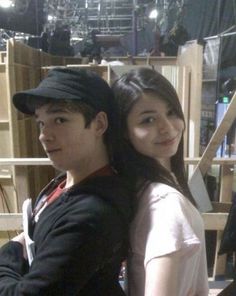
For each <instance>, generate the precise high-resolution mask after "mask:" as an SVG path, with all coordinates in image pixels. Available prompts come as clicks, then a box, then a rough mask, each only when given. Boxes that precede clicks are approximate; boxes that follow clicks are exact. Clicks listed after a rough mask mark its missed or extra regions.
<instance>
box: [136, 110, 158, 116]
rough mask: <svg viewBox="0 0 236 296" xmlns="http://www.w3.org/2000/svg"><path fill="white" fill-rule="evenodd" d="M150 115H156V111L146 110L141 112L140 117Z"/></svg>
mask: <svg viewBox="0 0 236 296" xmlns="http://www.w3.org/2000/svg"><path fill="white" fill-rule="evenodd" d="M150 113H152V114H153V113H156V111H154V110H144V111H141V112H140V113H139V114H138V115H139V116H141V115H145V114H150Z"/></svg>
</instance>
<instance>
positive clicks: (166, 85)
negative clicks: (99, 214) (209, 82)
mask: <svg viewBox="0 0 236 296" xmlns="http://www.w3.org/2000/svg"><path fill="white" fill-rule="evenodd" d="M112 89H113V92H114V96H115V104H116V110H117V116H118V117H117V120H116V122H117V123H116V133H115V136H114V142H115V143H114V165H115V167H116V169H117V170H118V171H119V172H120V173H121V174H122V175H123V176H124V177H125V178H126V179H128V180H129V182H130V183H131V184H132V186H134V187H135V188H136V191H139V190H140V189H142V188H144V187H145V186H146V185H148V184H149V183H151V182H161V183H164V184H167V185H170V186H172V187H174V188H176V189H177V190H179V191H180V192H182V193H183V194H184V195H185V196H186V197H187V198H188V199H189V200H190V201H191V202H192V203H193V204H194V205H196V203H195V201H194V199H193V197H192V194H191V192H190V190H189V187H188V183H187V176H186V172H185V166H184V158H183V155H184V151H183V149H184V148H183V147H184V143H183V135H182V138H181V141H180V144H179V146H178V150H177V152H176V154H175V155H174V156H172V157H171V170H172V172H173V173H174V175H175V177H176V179H177V183H178V184H177V183H176V181H175V179H174V178H173V176H172V174H171V173H170V172H169V171H168V170H167V169H165V168H164V167H163V166H162V165H161V164H160V163H158V162H156V161H154V160H153V159H152V158H151V157H148V156H145V155H143V154H141V153H139V152H137V151H136V150H135V149H134V147H133V146H132V144H131V143H130V141H129V139H128V138H127V137H126V134H127V117H128V114H129V112H130V111H131V109H132V107H133V106H134V104H135V103H136V102H137V101H138V100H139V99H141V98H142V95H143V94H145V93H151V94H153V95H155V96H157V97H158V98H160V99H162V100H163V101H165V102H166V103H168V105H169V106H170V107H171V108H173V110H174V112H175V113H176V115H177V116H178V117H179V118H180V119H182V120H183V122H184V114H183V111H182V108H181V105H180V102H179V98H178V95H177V93H176V91H175V89H174V87H173V86H172V85H171V83H170V82H169V81H168V80H167V79H166V78H165V77H164V76H162V75H161V74H160V73H158V72H157V71H155V70H153V69H150V68H138V69H135V70H131V71H130V72H128V73H126V74H124V75H122V76H121V77H120V78H119V79H118V80H116V81H115V82H114V83H113V86H112ZM137 184H138V185H139V186H137Z"/></svg>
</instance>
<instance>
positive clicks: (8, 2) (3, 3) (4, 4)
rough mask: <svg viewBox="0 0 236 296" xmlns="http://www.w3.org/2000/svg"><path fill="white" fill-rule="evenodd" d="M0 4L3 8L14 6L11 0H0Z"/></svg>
mask: <svg viewBox="0 0 236 296" xmlns="http://www.w3.org/2000/svg"><path fill="white" fill-rule="evenodd" d="M0 6H1V7H3V8H9V7H11V6H14V4H13V1H11V0H1V1H0Z"/></svg>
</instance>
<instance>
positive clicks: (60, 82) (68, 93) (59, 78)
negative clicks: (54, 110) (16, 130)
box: [13, 67, 114, 154]
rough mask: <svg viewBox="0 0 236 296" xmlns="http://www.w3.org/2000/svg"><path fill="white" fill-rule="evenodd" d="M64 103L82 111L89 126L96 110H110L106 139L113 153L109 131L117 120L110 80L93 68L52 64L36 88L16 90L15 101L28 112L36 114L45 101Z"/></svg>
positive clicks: (17, 105)
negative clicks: (91, 69) (102, 76)
mask: <svg viewBox="0 0 236 296" xmlns="http://www.w3.org/2000/svg"><path fill="white" fill-rule="evenodd" d="M48 103H52V104H63V105H64V106H65V108H69V110H70V111H71V112H76V111H78V112H81V113H82V114H83V116H84V118H85V122H86V127H89V124H90V123H91V121H92V120H93V119H94V118H95V116H96V114H97V113H99V112H100V111H103V112H105V113H106V114H107V118H108V129H107V131H106V132H105V134H104V143H105V144H106V146H107V148H108V150H109V154H111V152H110V151H111V145H110V142H111V140H110V134H111V131H110V130H111V129H112V127H113V123H114V106H113V104H114V99H113V93H112V90H111V88H110V86H109V85H108V84H107V82H106V81H105V80H104V79H102V78H101V77H100V76H99V75H98V74H96V73H95V72H93V71H90V70H87V69H82V68H69V67H60V68H53V69H52V70H50V71H49V72H48V75H47V76H46V77H45V78H44V79H43V80H42V81H41V82H40V84H39V85H38V86H37V87H36V88H33V89H28V90H24V91H21V92H18V93H16V94H14V96H13V104H14V105H15V107H16V108H17V109H18V110H19V111H21V112H23V113H26V114H30V115H33V114H34V113H35V109H36V108H38V107H39V106H42V105H44V104H48Z"/></svg>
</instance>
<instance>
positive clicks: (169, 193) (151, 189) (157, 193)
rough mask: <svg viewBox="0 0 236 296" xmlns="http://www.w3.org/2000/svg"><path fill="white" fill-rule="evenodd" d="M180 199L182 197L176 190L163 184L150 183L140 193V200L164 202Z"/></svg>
mask: <svg viewBox="0 0 236 296" xmlns="http://www.w3.org/2000/svg"><path fill="white" fill-rule="evenodd" d="M170 197H171V198H176V199H179V198H182V197H183V195H182V193H180V192H179V191H178V190H177V189H176V188H174V187H172V186H169V185H167V184H163V183H150V184H149V185H148V186H147V187H146V188H145V189H144V190H143V191H142V192H140V199H146V200H147V199H148V200H153V201H154V200H155V201H158V200H166V199H168V198H170Z"/></svg>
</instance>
